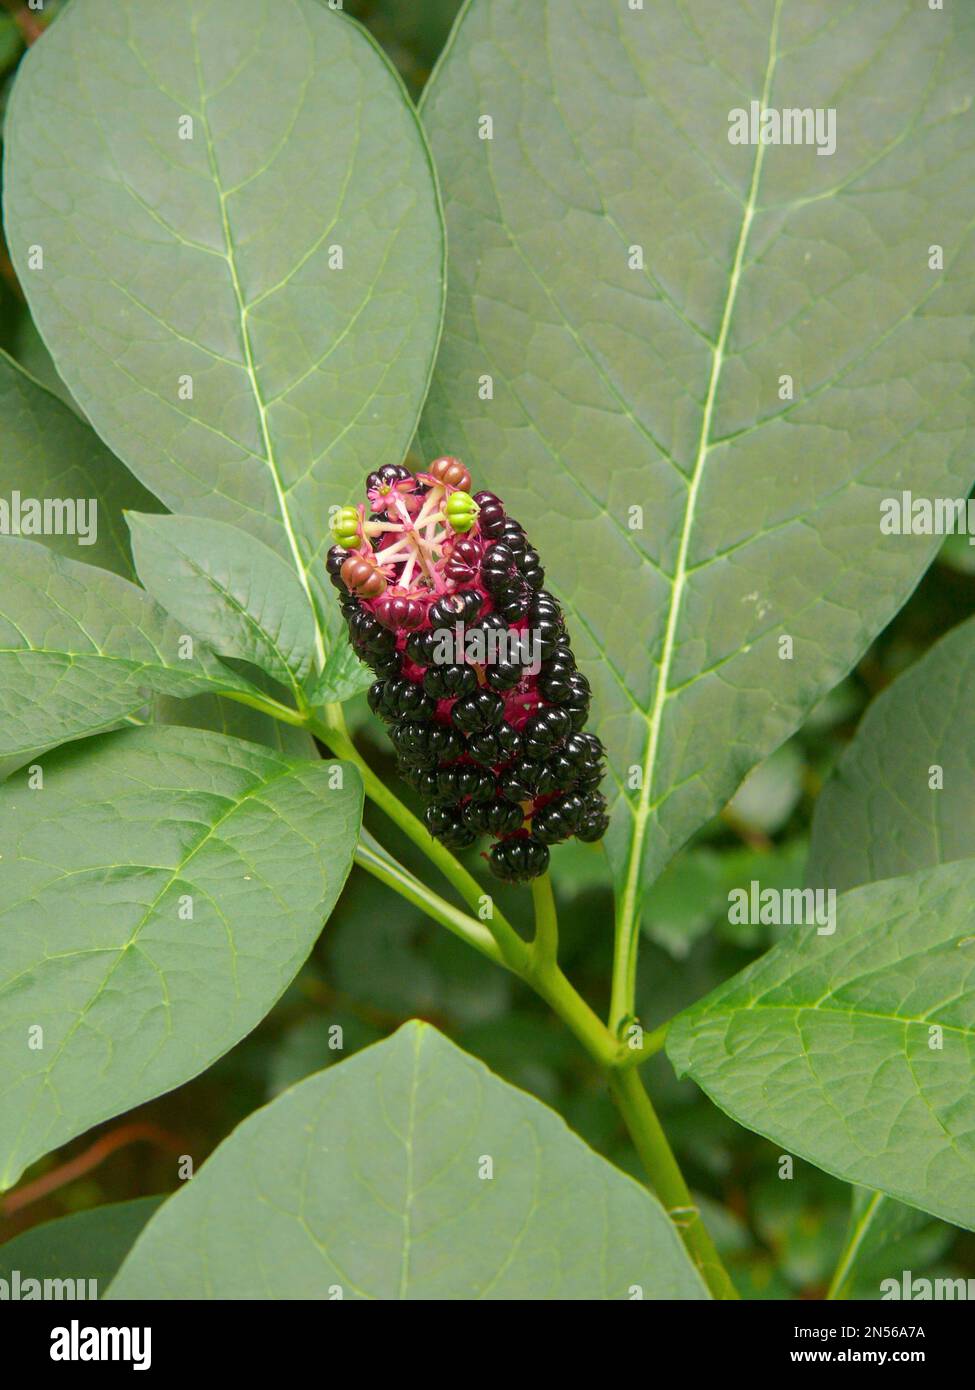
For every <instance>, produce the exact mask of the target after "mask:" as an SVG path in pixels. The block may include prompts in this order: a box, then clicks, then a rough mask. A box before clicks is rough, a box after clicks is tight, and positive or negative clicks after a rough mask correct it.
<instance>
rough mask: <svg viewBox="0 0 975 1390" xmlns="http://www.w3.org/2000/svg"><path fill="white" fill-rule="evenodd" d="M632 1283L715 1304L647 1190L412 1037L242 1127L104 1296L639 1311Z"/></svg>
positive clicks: (521, 1102) (458, 1056)
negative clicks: (599, 1304) (632, 1305)
mask: <svg viewBox="0 0 975 1390" xmlns="http://www.w3.org/2000/svg"><path fill="white" fill-rule="evenodd" d="M488 1162H490V1163H491V1165H493V1171H492V1174H491V1175H486V1164H487V1163H488ZM634 1285H637V1286H639V1287H640V1288H641V1289H642V1296H643V1297H644V1298H680V1299H702V1298H706V1297H707V1293H706V1291H705V1289H704V1286H703V1284H702V1283H701V1281H700V1279H699V1277H698V1275H697V1273H696V1271H695V1270H694V1268H693V1266H692V1265H691V1263H690V1261H689V1259H688V1257H687V1255H686V1253H685V1252H684V1249H683V1247H682V1245H681V1242H680V1239H679V1237H678V1235H677V1232H676V1230H675V1228H674V1226H673V1225H672V1224H671V1222H670V1221H669V1219H668V1218H667V1216H666V1215H665V1214H664V1212H663V1210H662V1208H661V1207H660V1205H659V1203H658V1202H657V1201H656V1199H655V1198H654V1197H652V1196H651V1195H650V1193H649V1192H648V1191H647V1190H646V1189H645V1188H642V1187H640V1186H639V1185H638V1184H637V1183H635V1182H633V1181H632V1179H630V1178H628V1177H625V1176H624V1175H623V1174H622V1173H620V1172H619V1171H618V1170H617V1169H615V1168H613V1167H612V1166H611V1165H610V1164H608V1163H607V1162H606V1161H605V1160H604V1159H602V1158H599V1157H598V1156H597V1155H596V1154H594V1153H593V1152H592V1151H591V1150H590V1149H588V1148H586V1146H585V1145H584V1144H583V1143H582V1141H581V1140H580V1139H578V1138H576V1136H575V1135H574V1134H572V1133H571V1132H570V1131H569V1130H567V1129H566V1127H565V1125H564V1123H563V1122H562V1120H561V1119H559V1117H558V1116H557V1115H555V1114H554V1113H553V1112H552V1111H551V1110H549V1109H548V1108H547V1107H546V1106H544V1105H542V1104H540V1103H539V1102H538V1101H536V1100H533V1099H532V1098H531V1097H530V1096H528V1095H526V1094H525V1093H524V1092H522V1091H517V1090H515V1089H514V1088H513V1087H511V1086H508V1085H507V1084H506V1083H505V1082H503V1081H499V1080H498V1079H497V1077H494V1076H492V1075H491V1073H490V1072H489V1071H488V1070H487V1069H486V1067H484V1065H483V1064H482V1063H480V1062H478V1061H476V1060H475V1059H474V1058H473V1057H469V1056H468V1055H467V1054H466V1053H464V1052H461V1051H460V1050H459V1049H458V1048H456V1047H455V1046H454V1045H453V1044H452V1043H449V1042H448V1041H447V1040H446V1038H444V1037H442V1036H441V1034H439V1033H438V1032H437V1031H436V1030H435V1029H434V1028H431V1027H429V1026H428V1025H424V1024H420V1023H408V1024H406V1025H404V1027H402V1028H401V1029H400V1030H399V1031H398V1032H397V1033H396V1034H395V1035H394V1036H393V1037H392V1038H389V1039H388V1040H387V1041H385V1042H382V1043H377V1044H376V1045H375V1046H373V1047H369V1048H367V1049H365V1051H363V1052H359V1053H358V1054H357V1055H356V1056H355V1057H352V1058H350V1059H349V1060H348V1061H346V1062H342V1063H341V1064H340V1065H339V1066H335V1067H330V1068H329V1069H328V1070H327V1071H325V1072H320V1073H319V1074H318V1075H317V1076H313V1077H310V1078H309V1079H308V1080H306V1081H303V1082H301V1083H299V1085H297V1086H295V1087H293V1088H292V1089H291V1090H290V1091H287V1092H285V1094H284V1095H282V1096H280V1097H279V1098H278V1099H276V1100H274V1101H272V1103H271V1104H270V1105H268V1106H266V1107H265V1108H264V1109H263V1110H259V1111H258V1112H257V1113H256V1114H255V1115H252V1116H250V1118H249V1119H247V1120H245V1121H244V1123H243V1124H242V1125H241V1126H240V1127H239V1128H238V1129H237V1130H236V1131H235V1132H234V1133H233V1134H232V1135H231V1136H230V1138H229V1139H228V1140H226V1141H225V1143H223V1144H222V1145H221V1146H220V1148H219V1149H218V1150H217V1151H216V1153H215V1154H214V1155H213V1156H212V1158H210V1159H209V1160H208V1162H207V1163H206V1164H205V1165H204V1167H203V1168H202V1169H201V1171H200V1172H199V1173H198V1174H197V1176H196V1177H195V1178H194V1179H193V1181H192V1183H189V1184H187V1185H186V1186H185V1187H184V1188H183V1189H182V1191H180V1192H179V1193H178V1194H177V1195H176V1196H175V1197H174V1198H172V1199H171V1200H170V1201H169V1202H167V1203H166V1205H165V1207H164V1208H163V1209H162V1210H161V1211H160V1212H159V1213H158V1214H157V1216H156V1218H155V1219H154V1220H153V1221H152V1222H151V1223H150V1224H149V1225H148V1226H147V1227H146V1230H145V1231H144V1232H143V1235H142V1237H141V1238H140V1239H139V1241H138V1242H137V1243H136V1245H135V1246H134V1248H133V1250H132V1253H131V1254H130V1256H129V1257H128V1259H127V1260H126V1262H125V1264H124V1265H123V1266H122V1269H121V1271H120V1272H119V1274H118V1277H117V1278H116V1279H115V1281H114V1283H113V1284H112V1286H111V1288H110V1290H109V1294H108V1296H109V1298H150V1299H155V1298H178V1299H186V1298H190V1299H192V1298H220V1299H224V1298H237V1299H240V1298H243V1299H247V1298H306V1299H327V1298H333V1297H336V1296H338V1297H342V1298H354V1299H359V1298H369V1299H433V1300H441V1299H482V1298H484V1299H509V1300H523V1299H531V1300H535V1299H539V1300H541V1299H625V1298H630V1297H633V1296H634V1293H633V1286H634Z"/></svg>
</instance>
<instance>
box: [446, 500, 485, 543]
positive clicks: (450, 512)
mask: <svg viewBox="0 0 975 1390" xmlns="http://www.w3.org/2000/svg"><path fill="white" fill-rule="evenodd" d="M479 511H480V507H478V505H477V503H476V502H475V501H474V499H473V497H472V496H471V495H470V493H469V492H452V493H451V494H450V496H449V497H448V498H447V505H446V506H445V507H444V513H445V515H446V517H447V522H448V525H449V526H450V529H451V530H452V531H458V532H460V533H461V534H463V532H465V531H469V530H470V529H471V527H472V526H473V525H474V522H475V521H476V520H477V514H478V512H479Z"/></svg>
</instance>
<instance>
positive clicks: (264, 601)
mask: <svg viewBox="0 0 975 1390" xmlns="http://www.w3.org/2000/svg"><path fill="white" fill-rule="evenodd" d="M127 519H128V523H129V530H130V531H131V533H132V552H133V555H134V558H135V564H136V569H137V570H138V573H139V578H140V579H141V580H142V583H143V584H144V585H145V587H146V588H147V589H148V591H149V593H150V594H152V596H153V598H155V599H157V600H158V601H159V603H161V604H162V606H163V607H164V608H165V609H166V611H167V612H168V613H172V614H173V616H174V617H177V618H179V620H180V622H182V623H185V624H186V626H187V629H188V630H189V631H190V632H195V633H196V634H197V636H198V637H202V638H203V639H204V641H206V642H207V643H208V644H209V645H210V646H211V647H212V648H213V650H214V651H215V652H219V653H220V655H221V656H234V657H237V658H239V659H240V660H241V661H250V662H252V663H253V664H254V665H255V666H258V667H260V669H261V670H262V671H266V672H267V673H268V675H271V676H274V677H275V679H276V680H279V681H280V682H281V683H282V685H285V686H291V687H292V689H293V690H294V691H295V692H296V693H297V690H298V686H299V684H300V682H301V681H302V680H303V679H304V678H305V676H307V675H308V672H309V671H310V670H311V668H312V663H313V661H314V658H315V614H314V612H313V610H312V607H311V605H310V603H309V602H308V599H307V597H306V595H305V592H304V590H303V589H302V587H301V583H300V581H299V579H298V576H297V574H296V573H295V571H294V570H293V569H292V568H291V566H290V565H289V564H288V563H287V561H286V560H284V559H282V557H281V556H280V555H278V554H277V553H276V552H275V551H273V550H271V548H270V547H269V546H266V545H265V544H264V543H263V541H259V540H256V539H255V538H254V537H253V536H249V535H248V534H247V532H246V531H240V530H238V529H237V528H236V527H235V526H228V525H227V524H226V522H223V521H214V520H213V519H212V518H209V517H199V516H178V515H177V516H140V515H138V514H137V513H130V514H129V516H128V518H127Z"/></svg>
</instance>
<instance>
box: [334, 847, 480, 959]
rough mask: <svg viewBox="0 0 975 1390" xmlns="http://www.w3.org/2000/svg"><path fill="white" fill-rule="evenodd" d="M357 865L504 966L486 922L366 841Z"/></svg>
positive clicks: (360, 849) (357, 857)
mask: <svg viewBox="0 0 975 1390" xmlns="http://www.w3.org/2000/svg"><path fill="white" fill-rule="evenodd" d="M355 862H356V863H357V864H358V865H359V867H360V868H361V869H365V870H366V872H367V873H370V874H372V876H373V878H377V879H378V880H379V882H380V883H385V884H386V886H387V888H392V889H393V891H394V892H396V893H399V895H400V897H403V898H406V900H407V901H408V902H411V903H412V904H413V905H414V907H419V908H422V910H423V911H424V912H426V913H427V914H428V916H430V917H432V918H433V920H434V921H435V922H439V923H440V925H441V926H442V927H446V928H447V930H448V931H450V932H453V933H454V935H455V936H459V937H460V939H461V940H462V941H466V942H467V944H468V946H473V947H474V950H475V951H480V953H481V955H482V956H487V958H488V960H492V961H494V963H495V965H504V961H503V960H502V958H501V952H500V951H499V950H498V944H497V942H496V941H495V939H494V937H493V936H492V935H491V933H490V932H489V931H488V930H487V928H486V927H485V926H484V925H483V923H481V922H475V920H474V918H473V917H468V915H467V913H466V912H461V911H459V910H458V909H457V908H456V907H454V906H453V905H452V904H451V903H448V902H446V901H445V900H444V899H443V898H441V897H440V896H439V894H437V893H435V892H434V891H433V889H432V888H428V887H427V886H426V884H425V883H421V882H420V880H419V879H418V878H414V877H413V875H412V874H411V873H408V872H407V870H406V869H404V868H403V866H402V865H401V864H397V863H396V861H395V860H393V859H386V858H384V857H383V856H382V855H379V854H377V853H376V852H375V850H373V849H371V848H370V846H369V845H367V844H364V843H363V841H362V840H360V841H359V843H358V844H357V845H356V850H355Z"/></svg>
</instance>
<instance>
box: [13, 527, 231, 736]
mask: <svg viewBox="0 0 975 1390" xmlns="http://www.w3.org/2000/svg"><path fill="white" fill-rule="evenodd" d="M185 637H186V634H185V633H184V631H183V628H182V627H181V626H180V624H179V623H177V622H175V621H174V620H173V619H171V618H168V617H167V616H166V614H165V613H164V612H163V611H162V609H161V608H159V607H158V605H157V604H155V603H153V601H152V600H151V599H150V598H149V597H148V596H147V595H146V594H145V593H144V592H143V590H142V589H139V588H137V587H136V586H135V585H134V584H130V583H129V581H128V580H127V579H122V578H121V577H120V576H119V575H116V574H109V573H108V571H107V570H100V569H96V568H95V567H94V566H92V565H83V564H80V563H79V562H78V561H76V560H66V559H62V558H61V557H60V556H59V555H55V554H54V553H53V552H52V551H50V550H48V549H47V547H46V546H43V545H38V544H36V542H34V541H25V540H18V539H15V538H14V537H12V536H8V537H4V538H3V539H0V757H16V756H19V755H21V754H23V753H26V752H32V751H35V750H39V749H42V748H47V747H50V746H51V745H52V744H55V743H63V742H64V741H65V740H67V739H72V738H80V737H81V736H82V735H84V734H91V733H95V732H97V731H99V730H102V729H107V728H109V727H111V726H112V725H114V724H116V723H117V722H118V721H119V720H120V719H123V718H125V716H126V715H130V714H133V713H135V712H136V711H137V710H139V709H140V708H141V707H142V705H143V704H144V703H145V692H146V690H158V691H160V692H161V693H163V694H168V695H178V696H184V695H196V694H199V693H201V692H204V691H208V692H211V693H214V694H217V693H219V692H221V691H227V690H239V691H242V692H249V691H251V690H252V689H253V687H252V686H251V685H250V683H249V682H248V681H246V680H244V678H243V677H242V676H239V675H237V673H236V672H235V671H232V670H231V669H230V668H229V667H228V666H224V665H223V663H222V662H221V661H219V660H218V659H217V658H216V657H215V656H214V655H213V654H212V653H211V652H210V651H209V650H208V649H207V647H206V646H205V645H204V644H203V643H200V642H195V641H193V642H192V645H191V646H190V645H187V643H186V642H185V640H184V639H185Z"/></svg>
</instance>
